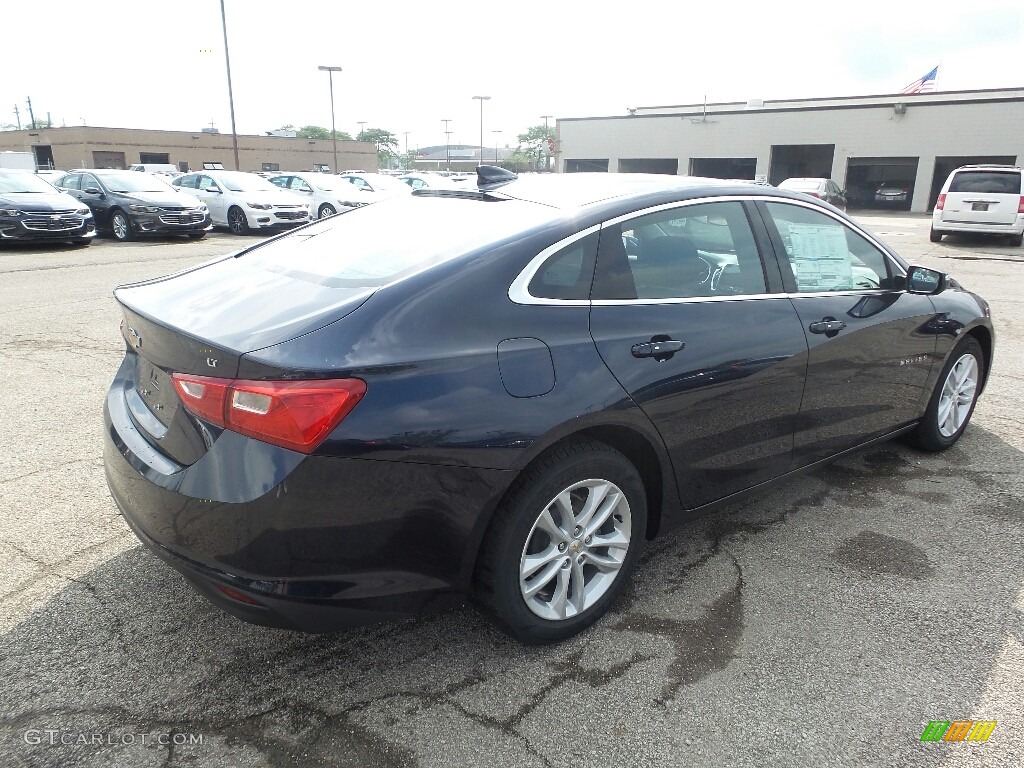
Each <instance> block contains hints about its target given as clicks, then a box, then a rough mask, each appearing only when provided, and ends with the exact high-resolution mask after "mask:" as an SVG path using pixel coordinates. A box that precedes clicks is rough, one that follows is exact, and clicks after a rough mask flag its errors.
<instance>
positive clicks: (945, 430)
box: [911, 336, 985, 451]
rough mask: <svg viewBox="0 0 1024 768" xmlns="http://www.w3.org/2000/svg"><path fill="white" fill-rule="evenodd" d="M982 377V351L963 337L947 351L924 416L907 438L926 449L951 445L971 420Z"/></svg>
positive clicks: (971, 340) (983, 372)
mask: <svg viewBox="0 0 1024 768" xmlns="http://www.w3.org/2000/svg"><path fill="white" fill-rule="evenodd" d="M984 377H985V353H984V352H982V349H981V345H980V344H979V343H978V341H977V340H976V339H974V338H973V337H970V336H969V337H967V338H966V339H964V340H963V341H962V342H960V343H959V344H958V345H957V346H956V347H955V348H954V349H953V351H952V353H950V355H949V358H948V359H947V360H946V364H945V365H944V366H943V367H942V372H941V373H940V374H939V379H938V383H937V384H936V385H935V391H934V392H933V393H932V397H931V400H929V402H928V410H927V411H925V414H924V418H922V419H921V423H920V424H918V425H917V429H915V430H914V432H913V433H911V441H912V442H913V443H914V444H915V445H917V446H918V447H919V448H923V449H924V450H926V451H944V450H946V449H947V448H949V447H951V446H952V445H953V444H954V443H955V442H956V441H957V440H959V439H960V436H961V435H963V433H964V430H965V429H967V424H968V422H970V420H971V415H972V414H973V413H974V406H975V404H976V403H977V401H978V392H979V391H980V389H981V382H982V381H983V380H984Z"/></svg>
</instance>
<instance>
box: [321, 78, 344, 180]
mask: <svg viewBox="0 0 1024 768" xmlns="http://www.w3.org/2000/svg"><path fill="white" fill-rule="evenodd" d="M317 69H319V70H320V71H321V72H326V73H327V81H328V82H329V83H330V87H331V141H332V142H334V165H333V166H331V167H332V168H333V169H334V173H338V132H337V131H336V130H335V128H334V73H335V72H341V67H323V66H320V67H317Z"/></svg>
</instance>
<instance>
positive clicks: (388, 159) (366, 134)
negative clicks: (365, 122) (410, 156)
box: [356, 128, 398, 168]
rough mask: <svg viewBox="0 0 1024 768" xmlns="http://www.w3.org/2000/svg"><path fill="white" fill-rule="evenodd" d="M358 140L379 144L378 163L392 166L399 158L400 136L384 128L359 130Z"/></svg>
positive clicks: (382, 166)
mask: <svg viewBox="0 0 1024 768" xmlns="http://www.w3.org/2000/svg"><path fill="white" fill-rule="evenodd" d="M356 141H372V142H373V143H374V144H376V145H377V164H378V165H379V166H380V167H381V168H391V167H392V165H393V164H394V162H395V160H397V158H398V137H397V136H395V134H393V133H392V132H391V131H385V130H384V129H383V128H367V129H365V130H363V131H360V132H359V135H358V136H356Z"/></svg>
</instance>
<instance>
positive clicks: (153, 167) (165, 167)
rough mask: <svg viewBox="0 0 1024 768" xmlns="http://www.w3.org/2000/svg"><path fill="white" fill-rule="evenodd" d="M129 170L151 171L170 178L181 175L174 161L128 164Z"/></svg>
mask: <svg viewBox="0 0 1024 768" xmlns="http://www.w3.org/2000/svg"><path fill="white" fill-rule="evenodd" d="M128 170H129V171H139V172H140V173H152V174H156V175H157V176H165V177H167V178H170V179H176V178H177V177H178V176H181V175H182V172H181V171H179V170H178V166H176V165H175V164H174V163H136V164H135V165H130V166H128Z"/></svg>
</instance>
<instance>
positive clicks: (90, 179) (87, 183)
mask: <svg viewBox="0 0 1024 768" xmlns="http://www.w3.org/2000/svg"><path fill="white" fill-rule="evenodd" d="M82 189H99V190H102V189H103V187H101V186H100V183H99V182H98V181H96V177H95V176H91V175H89V174H85V175H83V176H82Z"/></svg>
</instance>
